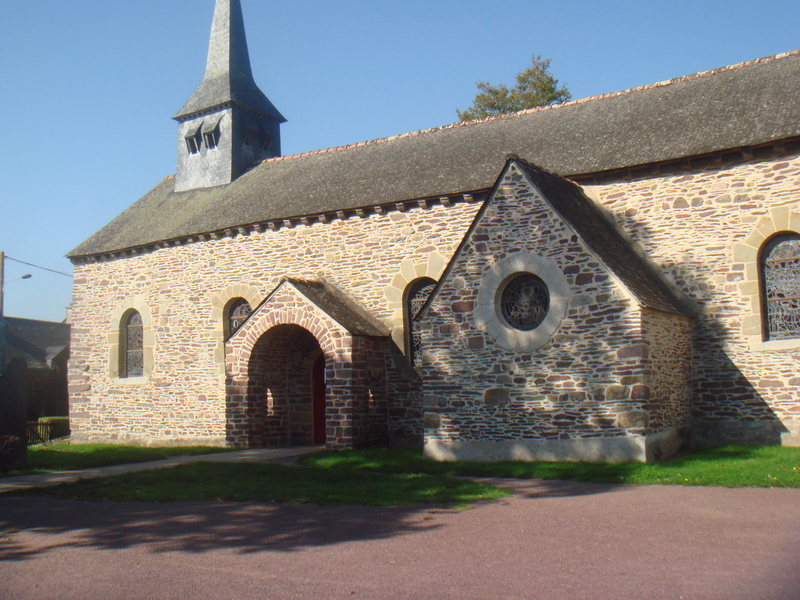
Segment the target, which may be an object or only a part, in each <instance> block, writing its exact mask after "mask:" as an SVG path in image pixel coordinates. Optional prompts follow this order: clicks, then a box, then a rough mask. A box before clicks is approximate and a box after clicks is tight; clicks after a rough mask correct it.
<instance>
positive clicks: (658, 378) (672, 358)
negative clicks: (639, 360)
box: [642, 309, 693, 433]
mask: <svg viewBox="0 0 800 600" xmlns="http://www.w3.org/2000/svg"><path fill="white" fill-rule="evenodd" d="M692 325H693V323H692V319H690V318H688V317H684V316H681V315H674V314H670V313H665V312H661V311H658V310H650V309H644V310H643V311H642V336H643V338H644V341H645V344H646V345H647V356H648V360H647V373H646V375H647V378H646V380H645V383H646V385H647V388H648V393H649V402H648V404H647V406H646V408H647V417H648V419H649V421H648V426H647V429H648V432H649V433H657V432H659V431H662V430H664V429H668V428H671V427H682V426H687V425H689V411H690V409H691V402H692V362H691V361H692Z"/></svg>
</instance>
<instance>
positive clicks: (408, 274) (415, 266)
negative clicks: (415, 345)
mask: <svg viewBox="0 0 800 600" xmlns="http://www.w3.org/2000/svg"><path fill="white" fill-rule="evenodd" d="M446 266H447V260H446V259H445V257H444V256H442V255H441V254H439V253H438V252H431V253H430V254H428V256H427V257H425V258H420V259H418V260H414V259H410V258H407V259H406V260H404V261H403V262H401V263H400V269H399V270H398V271H397V272H396V273H395V275H394V276H393V277H392V282H391V283H390V284H389V285H387V286H386V287H385V288H384V290H383V295H384V296H385V297H386V299H387V300H388V303H389V310H390V311H392V316H391V317H390V318H389V321H388V324H389V326H390V327H391V329H392V339H393V340H394V342H395V344H396V345H397V347H398V348H401V349H402V350H403V352H404V353H405V354H407V353H408V349H407V348H406V338H407V336H406V323H405V297H406V291H407V289H408V286H409V284H411V283H413V282H414V281H416V280H418V279H421V278H429V279H432V280H434V281H439V279H440V278H441V276H442V273H443V272H444V269H445V267H446Z"/></svg>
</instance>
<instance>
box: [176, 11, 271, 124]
mask: <svg viewBox="0 0 800 600" xmlns="http://www.w3.org/2000/svg"><path fill="white" fill-rule="evenodd" d="M228 103H234V104H238V105H240V106H242V107H244V108H247V109H249V110H251V111H253V112H255V113H257V114H260V115H261V116H263V117H267V118H268V119H271V120H275V121H277V122H278V123H283V122H285V121H286V119H285V118H284V117H283V115H281V113H280V112H278V109H276V108H275V106H274V105H273V104H272V102H270V101H269V99H268V98H267V97H266V96H265V95H264V93H263V92H262V91H261V90H260V89H258V86H257V85H256V83H255V80H254V79H253V72H252V70H251V68H250V54H249V52H248V50H247V38H246V36H245V31H244V18H243V17H242V5H241V1H240V0H217V3H216V7H215V8H214V22H213V25H212V26H211V41H210V43H209V46H208V59H207V61H206V73H205V76H204V77H203V82H202V83H201V84H200V86H199V87H198V88H197V89H196V90H195V92H194V94H192V97H191V98H189V100H188V101H187V102H186V104H184V106H183V108H181V110H180V111H178V114H177V115H175V117H173V118H174V119H177V120H179V121H183V120H185V119H186V118H190V117H191V116H192V115H195V114H197V113H200V112H204V111H208V110H210V109H212V108H215V107H218V106H222V105H225V104H228Z"/></svg>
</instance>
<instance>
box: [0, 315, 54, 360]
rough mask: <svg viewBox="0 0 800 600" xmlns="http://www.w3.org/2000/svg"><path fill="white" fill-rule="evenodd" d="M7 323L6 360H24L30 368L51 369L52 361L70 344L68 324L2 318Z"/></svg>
mask: <svg viewBox="0 0 800 600" xmlns="http://www.w3.org/2000/svg"><path fill="white" fill-rule="evenodd" d="M2 319H3V320H4V321H5V324H6V328H7V329H6V335H7V337H6V348H5V351H6V352H5V360H6V362H10V361H11V359H13V358H15V357H22V358H24V359H25V362H26V363H27V365H28V367H30V368H49V367H50V364H49V360H50V359H51V358H52V357H53V356H55V354H57V353H58V352H60V351H61V350H62V349H63V348H64V347H65V346H69V332H70V326H69V324H67V323H56V322H53V321H38V320H35V319H20V318H17V317H2Z"/></svg>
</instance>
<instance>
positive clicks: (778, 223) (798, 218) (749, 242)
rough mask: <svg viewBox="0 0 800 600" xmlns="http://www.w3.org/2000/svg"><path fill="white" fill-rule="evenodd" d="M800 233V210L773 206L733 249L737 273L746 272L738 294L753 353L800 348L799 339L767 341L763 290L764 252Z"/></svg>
mask: <svg viewBox="0 0 800 600" xmlns="http://www.w3.org/2000/svg"><path fill="white" fill-rule="evenodd" d="M798 233H800V210H793V209H792V207H790V206H778V207H773V208H772V209H771V210H770V212H769V214H768V215H764V216H763V217H761V218H760V219H758V221H756V224H755V227H754V228H753V230H752V231H751V232H750V235H748V236H747V237H746V238H745V240H744V241H743V242H740V243H738V244H735V245H734V246H733V260H734V266H733V268H734V270H739V271H742V272H743V273H744V277H743V279H742V281H741V282H740V283H739V292H740V293H741V295H742V299H743V300H744V302H745V305H746V307H745V311H746V313H745V317H744V319H743V320H742V333H743V335H744V337H745V338H746V339H747V341H748V342H749V344H750V347H751V349H753V350H781V349H789V348H797V347H800V339H791V340H767V339H766V336H765V332H764V313H763V302H762V289H761V265H760V256H761V249H762V248H763V247H764V244H765V243H766V242H768V241H769V240H770V239H772V238H774V237H775V236H776V235H779V234H798Z"/></svg>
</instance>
